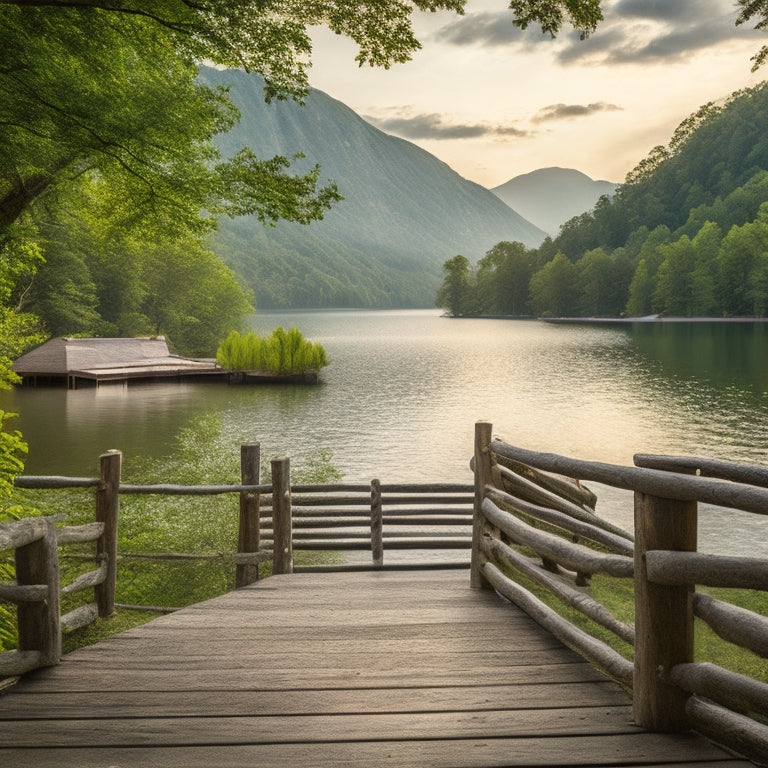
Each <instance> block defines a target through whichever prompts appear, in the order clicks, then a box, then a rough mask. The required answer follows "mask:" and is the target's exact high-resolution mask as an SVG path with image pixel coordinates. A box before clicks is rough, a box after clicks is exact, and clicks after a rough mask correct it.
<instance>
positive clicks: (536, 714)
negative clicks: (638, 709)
mask: <svg viewBox="0 0 768 768" xmlns="http://www.w3.org/2000/svg"><path fill="white" fill-rule="evenodd" d="M631 721H632V710H631V707H630V706H629V705H626V706H624V707H611V708H606V707H592V708H587V707H585V708H581V709H575V710H574V709H548V710H545V711H539V710H521V711H518V712H516V714H515V717H510V715H509V713H508V712H507V711H506V710H491V711H482V712H477V711H475V712H465V711H463V710H462V711H459V712H421V713H418V714H416V713H407V714H389V713H377V714H376V715H370V714H368V713H365V714H359V715H358V714H354V715H350V714H345V715H333V716H323V715H296V716H295V717H293V718H291V722H290V723H286V721H285V718H283V717H271V716H261V717H258V718H253V717H199V716H198V717H193V718H178V717H174V718H160V717H155V718H133V719H130V720H121V719H114V718H102V719H98V720H90V719H89V720H82V719H80V720H49V721H47V722H46V724H45V728H42V727H41V724H40V723H39V722H38V721H32V720H21V721H16V722H10V721H0V743H2V744H4V745H6V746H7V747H37V748H39V747H49V746H50V747H72V746H79V745H81V744H85V743H87V744H88V745H89V746H91V747H94V746H146V745H155V746H173V745H175V744H185V745H187V746H193V745H199V746H207V745H210V744H226V745H231V744H280V743H283V744H285V743H296V742H302V743H314V744H324V743H328V742H334V741H375V740H376V739H379V738H381V735H382V734H384V733H396V734H398V738H401V739H419V740H421V739H430V738H439V739H477V738H489V737H494V738H498V737H510V736H516V737H527V738H531V737H534V736H542V735H544V734H547V735H550V736H565V735H571V736H574V735H580V734H584V735H586V734H588V733H605V734H608V733H631V732H632V731H633V730H636V726H633V725H632V724H631Z"/></svg>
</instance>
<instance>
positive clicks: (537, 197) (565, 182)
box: [491, 168, 618, 237]
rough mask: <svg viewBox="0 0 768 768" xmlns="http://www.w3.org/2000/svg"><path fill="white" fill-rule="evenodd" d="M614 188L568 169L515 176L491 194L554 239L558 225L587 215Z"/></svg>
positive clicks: (614, 187) (614, 185) (539, 171)
mask: <svg viewBox="0 0 768 768" xmlns="http://www.w3.org/2000/svg"><path fill="white" fill-rule="evenodd" d="M617 186H618V185H617V184H614V183H613V182H611V181H594V180H592V179H590V178H589V176H587V175H585V174H583V173H581V172H580V171H574V170H572V169H569V168H541V169H540V170H538V171H533V172H532V173H524V174H523V175H521V176H515V178H513V179H510V180H509V181H507V182H505V183H504V184H501V185H500V186H498V187H494V188H493V189H492V190H491V192H493V194H495V195H498V197H499V198H501V199H502V200H503V201H504V202H505V203H506V204H507V205H508V206H509V207H510V208H513V209H514V210H516V211H517V212H518V213H519V214H520V215H521V216H524V217H525V218H526V219H527V220H528V221H530V222H532V223H533V224H535V225H536V226H537V227H540V228H541V229H543V230H544V231H545V232H546V233H547V234H549V235H552V236H553V237H554V236H555V235H557V233H558V230H559V229H560V225H561V224H563V223H564V222H566V221H568V220H569V219H572V218H573V217H574V216H578V215H579V214H582V213H585V212H587V211H591V210H592V208H593V207H594V205H595V203H596V202H597V201H598V200H599V199H600V197H601V196H602V195H612V194H613V193H614V191H615V190H616V187H617Z"/></svg>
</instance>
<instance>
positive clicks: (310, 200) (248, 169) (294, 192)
mask: <svg viewBox="0 0 768 768" xmlns="http://www.w3.org/2000/svg"><path fill="white" fill-rule="evenodd" d="M301 157H303V155H296V156H294V158H293V159H294V160H297V159H299V158H301ZM289 167H290V161H289V160H288V159H287V158H285V157H282V156H279V155H278V156H275V157H273V158H271V159H269V160H259V159H258V158H257V157H256V156H255V155H254V154H253V152H252V151H251V150H250V149H248V148H245V149H242V150H240V151H239V152H238V153H237V154H236V155H235V156H234V157H233V158H232V159H231V160H228V161H227V162H225V163H221V164H220V165H218V166H217V172H218V183H219V189H220V194H221V196H222V198H223V201H222V205H221V210H222V212H224V213H226V214H227V215H229V216H231V217H235V216H245V215H248V214H253V215H255V216H257V217H258V219H259V221H261V222H262V223H272V222H276V221H277V220H278V219H287V220H289V221H295V222H298V223H299V224H309V223H310V222H312V221H316V220H319V219H322V218H323V214H324V213H325V211H326V210H328V209H329V208H331V206H332V205H333V203H335V202H338V201H339V200H343V199H344V198H343V197H342V196H341V195H340V194H339V192H338V189H337V187H336V184H334V183H330V184H328V185H327V186H325V187H323V188H322V189H321V190H320V191H317V180H318V177H319V175H320V166H319V165H315V167H314V168H313V169H312V170H310V171H309V173H307V174H305V175H304V176H295V175H291V174H288V173H286V172H285V169H287V168H289Z"/></svg>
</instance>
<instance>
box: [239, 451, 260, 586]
mask: <svg viewBox="0 0 768 768" xmlns="http://www.w3.org/2000/svg"><path fill="white" fill-rule="evenodd" d="M260 473H261V447H260V445H259V443H246V444H244V445H241V446H240V483H241V485H258V484H259V476H260ZM239 521H240V522H239V527H238V535H237V551H238V552H258V551H259V494H258V493H254V492H253V491H241V492H240V518H239ZM258 578H259V566H258V565H250V564H238V565H237V566H236V567H235V586H236V587H244V586H246V585H247V584H253V582H254V581H258Z"/></svg>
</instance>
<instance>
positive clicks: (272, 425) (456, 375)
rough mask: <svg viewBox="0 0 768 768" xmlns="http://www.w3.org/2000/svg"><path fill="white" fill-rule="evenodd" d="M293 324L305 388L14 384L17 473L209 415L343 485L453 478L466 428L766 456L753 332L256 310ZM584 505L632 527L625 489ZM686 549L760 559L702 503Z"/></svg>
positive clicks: (622, 454) (458, 475)
mask: <svg viewBox="0 0 768 768" xmlns="http://www.w3.org/2000/svg"><path fill="white" fill-rule="evenodd" d="M277 325H282V326H284V327H285V328H290V327H292V326H293V325H296V326H298V327H299V328H300V330H301V331H302V332H303V334H304V335H305V337H307V338H310V339H312V340H314V341H319V342H320V343H322V344H323V345H324V346H325V348H326V351H327V352H328V356H329V358H330V361H331V365H330V366H329V367H328V368H326V369H324V371H323V373H322V383H321V384H320V385H318V386H306V385H303V386H301V385H299V386H274V385H268V386H253V387H243V386H227V385H225V384H210V383H209V384H205V383H181V384H176V383H169V384H149V385H130V386H125V385H102V386H101V387H99V388H98V389H82V390H76V391H66V390H63V389H42V388H41V389H15V390H13V391H11V392H5V393H0V407H2V408H4V409H5V410H9V411H15V412H17V413H19V418H18V419H16V420H15V421H14V426H16V427H17V428H19V429H21V430H22V432H23V433H24V436H25V438H26V439H27V441H28V443H29V446H30V453H29V458H28V462H27V470H26V471H27V472H28V473H30V474H71V475H94V474H97V467H98V456H99V454H100V453H102V452H104V451H105V450H107V449H109V448H119V449H121V450H122V451H123V452H124V454H125V457H126V465H127V467H128V468H130V462H131V457H135V456H141V455H150V456H160V455H165V454H168V453H172V451H173V450H174V445H175V439H176V436H177V435H178V434H179V432H180V430H181V429H183V428H184V427H185V426H187V425H189V424H190V423H191V422H192V421H193V420H194V419H196V418H198V417H200V416H202V415H215V416H217V417H218V418H219V419H220V420H221V423H222V426H223V439H225V440H227V441H228V442H231V445H232V456H233V465H235V466H237V465H238V462H239V456H238V448H237V446H238V445H239V444H240V443H242V442H251V441H258V442H261V444H262V456H263V457H264V458H265V459H268V458H269V457H271V456H274V455H288V456H290V457H291V459H292V462H294V463H298V464H301V462H302V461H306V460H307V459H308V458H311V457H312V456H313V455H316V454H317V450H318V448H324V449H326V450H327V451H328V452H330V454H331V455H332V460H333V463H334V465H335V466H336V467H338V469H340V470H341V471H342V472H343V473H344V475H345V479H347V480H348V481H368V480H370V479H371V478H373V477H378V478H379V479H380V480H381V481H382V483H393V482H400V481H403V482H405V481H414V482H427V481H466V482H471V478H472V475H471V472H470V470H469V459H470V457H471V455H472V450H473V432H474V423H475V422H476V421H477V420H480V419H485V420H488V421H491V422H492V423H493V425H494V433H495V434H496V435H498V436H500V437H502V438H503V439H505V440H507V441H508V442H510V443H513V444H516V445H520V446H523V447H526V448H532V449H535V450H542V451H548V452H555V453H561V454H565V455H568V456H572V457H575V458H580V459H591V460H597V461H607V462H611V463H616V464H631V463H632V456H633V454H635V453H669V454H692V455H699V456H708V457H717V458H723V459H730V460H737V461H747V462H751V463H759V464H768V439H766V436H767V435H768V326H767V325H766V324H764V323H759V322H756V323H709V322H681V323H671V322H669V323H667V322H665V323H635V324H628V325H599V326H593V325H554V324H548V323H544V322H539V321H524V320H514V321H513V320H497V319H461V320H456V319H448V318H444V317H441V316H440V314H439V312H437V311H430V310H405V311H324V312H273V313H260V314H258V315H257V316H255V317H254V318H253V327H254V329H255V330H257V331H258V332H259V333H269V332H271V331H272V330H273V329H274V328H275V327H276V326H277ZM596 490H597V492H598V495H599V497H600V501H599V503H598V511H599V512H601V514H603V515H604V516H605V517H607V518H609V519H611V520H613V521H614V522H617V523H619V524H621V525H624V526H625V527H631V524H632V502H631V498H628V494H625V493H623V492H617V491H611V490H609V489H603V488H598V489H596ZM702 520H703V524H702V526H701V527H702V532H701V537H700V538H701V548H702V549H704V550H707V551H721V552H722V551H728V552H731V551H732V552H739V553H742V554H745V553H746V554H753V555H759V556H768V518H757V517H755V516H752V515H747V514H746V513H743V514H742V513H729V515H728V516H726V515H725V514H724V513H723V512H722V511H720V510H707V509H704V510H703V511H702Z"/></svg>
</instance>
